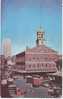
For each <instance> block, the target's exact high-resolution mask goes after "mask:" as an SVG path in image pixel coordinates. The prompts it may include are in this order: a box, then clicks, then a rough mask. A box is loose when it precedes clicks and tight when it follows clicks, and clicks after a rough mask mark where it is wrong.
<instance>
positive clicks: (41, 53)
mask: <svg viewBox="0 0 63 99" xmlns="http://www.w3.org/2000/svg"><path fill="white" fill-rule="evenodd" d="M26 54H51V55H52V54H56V55H57V53H54V52H52V53H49V52H48V53H43V52H42V53H41V52H26Z"/></svg>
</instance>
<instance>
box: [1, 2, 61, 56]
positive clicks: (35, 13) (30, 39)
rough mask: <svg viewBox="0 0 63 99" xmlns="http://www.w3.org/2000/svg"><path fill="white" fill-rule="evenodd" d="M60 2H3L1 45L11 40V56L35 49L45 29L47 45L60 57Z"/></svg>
mask: <svg viewBox="0 0 63 99" xmlns="http://www.w3.org/2000/svg"><path fill="white" fill-rule="evenodd" d="M61 17H62V11H61V0H1V36H0V38H2V41H3V40H4V39H6V38H9V39H11V42H12V54H16V53H20V52H22V51H24V50H25V49H26V47H27V46H28V47H29V48H32V47H34V46H36V32H37V30H38V28H39V27H40V24H41V26H42V29H43V30H44V31H45V45H46V46H48V47H50V48H53V49H55V50H56V51H58V52H59V53H61V49H62V48H61V45H62V44H61V41H62V40H61V37H62V34H61V33H62V31H61V21H62V20H61V19H62V18H61Z"/></svg>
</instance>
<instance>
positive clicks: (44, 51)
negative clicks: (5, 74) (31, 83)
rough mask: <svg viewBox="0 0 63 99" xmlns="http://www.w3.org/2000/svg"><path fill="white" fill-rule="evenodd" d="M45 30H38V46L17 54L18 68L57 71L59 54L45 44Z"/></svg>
mask: <svg viewBox="0 0 63 99" xmlns="http://www.w3.org/2000/svg"><path fill="white" fill-rule="evenodd" d="M44 34H45V33H44V31H43V30H42V28H40V29H39V30H38V31H37V39H36V46H35V47H33V48H27V49H26V51H23V52H21V53H18V54H17V55H16V67H15V68H16V69H17V70H19V71H20V70H21V71H22V70H24V71H27V72H46V73H47V72H56V71H57V68H56V63H55V61H57V60H58V59H59V54H58V52H56V51H55V50H53V49H51V48H49V47H47V46H46V45H45V44H44Z"/></svg>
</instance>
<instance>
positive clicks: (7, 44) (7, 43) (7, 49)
mask: <svg viewBox="0 0 63 99" xmlns="http://www.w3.org/2000/svg"><path fill="white" fill-rule="evenodd" d="M3 54H4V56H5V58H7V57H11V40H10V39H5V40H4V41H3Z"/></svg>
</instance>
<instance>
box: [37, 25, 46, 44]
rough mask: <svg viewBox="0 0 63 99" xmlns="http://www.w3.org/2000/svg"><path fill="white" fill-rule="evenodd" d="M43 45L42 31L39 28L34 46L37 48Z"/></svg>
mask: <svg viewBox="0 0 63 99" xmlns="http://www.w3.org/2000/svg"><path fill="white" fill-rule="evenodd" d="M43 43H44V31H43V30H42V28H41V27H40V28H39V30H38V31H37V40H36V44H37V46H39V45H42V44H43Z"/></svg>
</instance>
